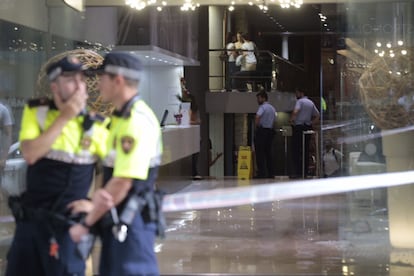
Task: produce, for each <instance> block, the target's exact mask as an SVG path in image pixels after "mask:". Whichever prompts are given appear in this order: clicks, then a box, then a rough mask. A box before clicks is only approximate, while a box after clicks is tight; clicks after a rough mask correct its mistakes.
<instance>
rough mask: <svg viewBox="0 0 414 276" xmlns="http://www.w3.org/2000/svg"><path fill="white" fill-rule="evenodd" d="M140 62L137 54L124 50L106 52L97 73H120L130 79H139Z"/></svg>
mask: <svg viewBox="0 0 414 276" xmlns="http://www.w3.org/2000/svg"><path fill="white" fill-rule="evenodd" d="M142 69H143V68H142V63H141V61H140V60H139V59H138V57H137V56H135V55H133V54H130V53H126V52H111V53H108V54H107V55H106V56H105V58H104V61H103V63H102V65H101V66H100V67H99V68H98V69H97V71H98V73H101V74H102V73H108V74H114V75H121V76H124V77H125V78H128V79H131V80H140V78H141V71H142Z"/></svg>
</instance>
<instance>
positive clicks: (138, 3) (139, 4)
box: [125, 0, 164, 10]
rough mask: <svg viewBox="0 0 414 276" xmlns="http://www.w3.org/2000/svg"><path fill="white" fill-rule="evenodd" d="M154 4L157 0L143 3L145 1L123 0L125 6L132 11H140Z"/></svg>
mask: <svg viewBox="0 0 414 276" xmlns="http://www.w3.org/2000/svg"><path fill="white" fill-rule="evenodd" d="M156 3H157V0H148V1H145V0H144V1H143V0H125V4H127V5H128V6H130V7H131V8H133V9H137V10H142V9H144V8H145V7H146V6H149V5H154V4H156ZM163 5H164V4H163Z"/></svg>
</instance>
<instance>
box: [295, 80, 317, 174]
mask: <svg viewBox="0 0 414 276" xmlns="http://www.w3.org/2000/svg"><path fill="white" fill-rule="evenodd" d="M296 99H297V100H296V104H295V107H294V109H293V112H292V116H291V118H290V122H291V124H292V126H293V133H292V155H293V156H292V157H293V175H292V178H298V177H300V176H302V173H304V176H306V175H307V173H308V167H309V143H310V138H311V135H309V134H306V135H304V136H305V137H304V139H305V141H304V143H305V148H303V145H302V135H303V132H305V131H309V130H313V127H312V126H313V125H314V124H316V122H318V121H319V116H320V113H319V110H318V109H317V108H316V106H315V104H314V103H313V102H312V101H311V100H310V99H309V98H308V97H306V96H305V92H304V90H303V89H300V88H297V89H296ZM303 156H304V158H305V160H304V161H303ZM303 163H304V165H305V166H304V167H303Z"/></svg>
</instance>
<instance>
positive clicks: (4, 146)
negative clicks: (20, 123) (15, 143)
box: [0, 99, 14, 181]
mask: <svg viewBox="0 0 414 276" xmlns="http://www.w3.org/2000/svg"><path fill="white" fill-rule="evenodd" d="M13 124H14V121H13V116H12V113H11V112H10V110H9V108H8V107H7V105H6V104H4V103H3V102H2V101H1V99H0V181H1V176H2V175H3V173H4V168H5V166H6V160H7V156H8V153H9V148H10V146H11V144H12V134H13Z"/></svg>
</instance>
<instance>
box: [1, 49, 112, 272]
mask: <svg viewBox="0 0 414 276" xmlns="http://www.w3.org/2000/svg"><path fill="white" fill-rule="evenodd" d="M84 69H85V68H84V65H83V64H82V63H81V62H80V61H79V60H78V59H77V58H75V57H72V56H68V57H64V58H62V59H60V60H58V61H57V62H55V63H53V64H51V65H50V66H49V67H48V68H47V76H48V79H49V81H50V88H51V91H52V93H53V100H49V99H46V98H44V99H34V100H30V101H29V102H28V104H27V105H26V106H25V108H24V111H23V118H22V122H21V131H20V138H19V139H20V143H21V150H22V153H23V157H24V159H25V160H26V162H27V164H28V169H27V188H26V191H25V192H24V193H23V194H22V195H21V196H20V197H19V198H18V200H15V201H13V202H12V204H11V207H12V211H13V214H14V215H15V219H16V230H15V235H14V240H13V242H12V245H11V248H10V251H9V253H8V264H7V271H6V275H8V276H23V275H34V276H37V275H39V276H45V275H50V276H60V275H84V273H85V272H84V271H85V263H84V261H83V259H82V258H81V256H80V255H79V254H78V252H77V250H76V244H75V243H74V242H73V241H72V240H71V239H70V236H69V233H68V229H69V223H70V222H71V219H72V218H71V216H72V215H73V214H72V211H73V210H71V209H70V206H72V204H73V203H74V202H76V201H77V200H82V199H85V198H86V197H87V193H88V190H89V188H90V184H91V183H92V181H93V174H94V168H95V165H96V162H97V160H98V157H99V156H101V157H102V156H103V155H104V154H105V152H106V145H105V142H104V141H105V140H106V136H107V134H108V130H107V128H106V125H105V124H107V122H106V121H104V120H103V119H104V118H103V117H100V116H96V115H93V114H89V113H87V112H86V111H85V107H86V100H87V97H88V96H87V91H86V82H85V76H84V73H83V70H84ZM102 139H103V140H104V141H102ZM85 211H86V210H85Z"/></svg>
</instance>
